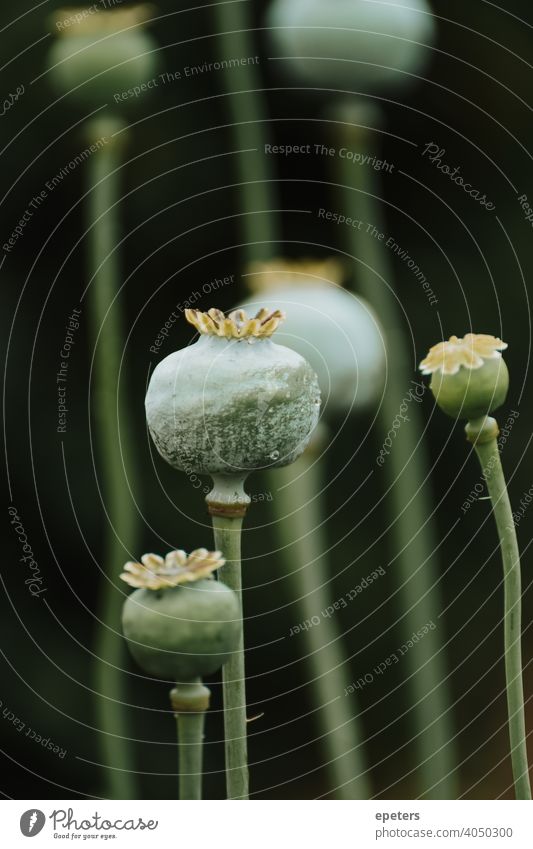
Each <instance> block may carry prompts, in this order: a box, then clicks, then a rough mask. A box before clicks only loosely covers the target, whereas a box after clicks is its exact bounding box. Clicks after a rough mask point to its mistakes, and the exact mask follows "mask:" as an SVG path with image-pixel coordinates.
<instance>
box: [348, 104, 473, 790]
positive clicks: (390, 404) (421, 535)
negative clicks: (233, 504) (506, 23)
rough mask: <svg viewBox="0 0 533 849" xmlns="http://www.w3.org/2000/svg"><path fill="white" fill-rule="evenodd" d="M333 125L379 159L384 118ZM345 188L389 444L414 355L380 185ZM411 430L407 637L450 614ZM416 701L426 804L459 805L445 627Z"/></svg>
mask: <svg viewBox="0 0 533 849" xmlns="http://www.w3.org/2000/svg"><path fill="white" fill-rule="evenodd" d="M334 117H335V118H336V120H337V121H338V123H337V124H336V125H335V135H336V140H337V143H338V146H339V148H340V147H347V148H349V149H356V150H357V151H359V152H363V151H364V150H365V149H368V148H369V147H372V144H373V151H374V153H376V152H377V148H378V144H379V143H376V142H374V141H373V139H374V135H373V134H372V131H371V130H369V129H367V128H366V127H372V126H377V125H378V124H379V119H380V113H379V110H377V109H376V108H375V107H370V105H369V106H367V105H366V104H365V103H361V104H359V103H357V104H354V103H352V102H350V103H348V102H346V103H340V104H338V107H337V109H336V111H335V115H334ZM335 161H336V163H337V167H340V171H339V172H338V182H339V183H340V188H339V192H340V200H341V205H342V206H343V207H344V209H343V211H345V212H346V214H349V215H350V216H351V217H352V218H357V219H359V220H360V221H362V222H363V225H362V227H361V229H357V228H353V227H347V228H344V229H345V231H346V235H347V238H348V240H349V242H348V245H347V248H348V250H349V251H350V253H351V254H352V256H353V257H354V261H355V260H356V261H357V268H356V277H357V280H358V282H359V288H360V290H361V293H362V294H363V296H364V297H365V298H366V300H367V301H368V302H369V303H370V304H371V305H372V306H373V307H374V309H375V311H376V313H377V315H378V317H379V319H380V321H381V322H382V325H383V328H384V331H385V344H386V348H387V364H388V369H389V374H388V382H387V387H386V390H385V392H384V394H383V398H382V403H381V409H380V414H379V422H378V428H379V432H380V442H384V441H385V439H386V438H387V436H388V433H389V431H390V429H391V428H392V426H393V422H394V421H395V420H396V418H397V416H398V414H399V413H400V407H401V406H402V403H403V402H404V400H405V397H406V394H407V393H408V392H409V390H410V389H411V390H412V385H411V379H412V374H413V362H412V356H410V351H409V347H408V344H407V340H406V337H405V334H404V333H403V332H402V329H401V328H402V315H401V314H400V311H399V309H398V305H397V302H396V298H395V295H394V291H393V289H392V284H391V281H392V280H393V273H392V269H391V267H390V265H389V262H388V257H387V255H386V249H385V247H384V246H383V244H382V242H381V241H380V240H379V239H378V238H377V237H376V235H375V233H374V231H371V232H367V225H372V226H373V227H375V228H376V232H378V233H385V225H384V220H383V216H382V212H381V204H380V202H379V200H378V198H379V196H380V186H379V182H378V179H377V178H376V177H375V173H376V172H375V171H374V170H373V169H372V168H370V167H362V166H354V165H353V163H352V162H350V161H349V160H347V159H342V158H339V157H336V158H335ZM408 416H409V419H410V421H409V423H408V424H403V426H402V428H401V430H399V431H398V433H397V437H396V439H395V440H394V443H393V446H392V449H391V451H390V455H389V456H388V457H387V459H386V462H385V464H384V466H383V474H384V475H385V476H386V481H387V483H386V485H387V490H388V491H389V492H390V498H391V504H392V511H393V516H394V521H393V523H392V536H393V543H394V548H395V551H396V557H395V559H394V562H395V563H396V564H397V581H398V584H399V593H400V598H401V603H402V608H403V611H404V615H403V626H404V628H405V635H406V637H410V636H411V634H413V633H414V632H416V631H418V630H419V629H420V627H422V626H423V625H425V624H428V623H429V622H435V623H437V622H438V616H439V612H440V610H441V609H442V603H441V598H440V592H439V589H438V584H439V570H438V568H437V564H436V562H435V557H434V554H433V552H434V551H435V550H436V542H435V539H434V534H433V531H432V529H431V526H430V524H429V523H428V513H429V512H430V507H429V493H428V486H427V483H426V482H427V480H428V478H429V471H428V468H429V467H428V463H427V460H426V457H425V453H424V450H423V447H422V446H423V439H422V436H423V426H422V421H421V417H420V412H419V405H418V404H417V403H414V402H412V403H410V404H409V412H408ZM406 662H407V663H409V664H410V676H409V679H410V686H411V688H412V692H411V701H412V705H413V717H414V724H415V726H416V745H417V749H418V763H419V771H420V785H421V788H423V790H421V792H423V794H424V796H425V797H427V798H435V799H437V798H442V799H454V798H456V797H457V782H456V774H455V770H456V764H457V756H456V752H455V746H454V743H453V738H454V731H453V727H452V723H451V715H450V702H449V697H448V693H447V687H446V682H445V678H446V668H445V658H444V649H443V641H442V640H441V638H440V632H439V629H438V628H436V629H434V630H432V631H431V632H430V634H429V635H428V636H427V637H426V638H425V639H424V640H423V641H421V643H420V644H419V645H418V646H417V650H416V652H415V651H413V652H409V654H408V656H407V658H406Z"/></svg>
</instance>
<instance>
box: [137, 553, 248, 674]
mask: <svg viewBox="0 0 533 849" xmlns="http://www.w3.org/2000/svg"><path fill="white" fill-rule="evenodd" d="M224 562H225V561H224V560H223V559H222V557H221V555H220V552H217V551H215V552H209V551H207V550H206V549H203V548H200V549H197V550H196V551H193V552H191V554H190V555H189V556H187V555H186V554H185V552H184V551H172V552H170V553H169V554H167V556H166V558H165V559H164V560H163V558H162V557H158V556H157V555H155V554H145V555H144V556H143V557H142V563H127V564H126V567H125V571H124V573H123V574H122V575H121V577H122V579H123V580H124V581H126V582H127V583H128V584H130V586H134V587H137V589H136V590H135V592H134V593H132V595H130V596H129V597H128V599H127V600H126V602H125V604H124V609H123V614H122V628H123V632H124V637H125V638H126V642H127V645H128V648H129V650H130V653H131V655H132V656H133V658H134V659H135V660H136V661H137V663H138V664H139V666H140V667H141V668H142V669H143V670H144V671H145V672H147V673H148V674H150V675H155V676H157V677H159V678H164V679H166V680H173V681H178V682H186V681H192V680H194V679H196V678H198V677H202V676H203V675H210V674H211V673H213V672H216V671H217V669H220V667H221V666H222V665H223V664H224V663H225V661H226V660H227V658H228V656H229V655H230V654H231V653H232V652H233V651H235V649H236V648H237V644H238V641H239V636H240V613H239V602H238V599H237V596H236V595H235V593H234V592H233V590H231V589H229V587H227V586H226V585H225V584H223V583H221V582H220V581H214V580H212V572H214V571H215V570H216V569H218V568H219V567H220V566H223V565H224Z"/></svg>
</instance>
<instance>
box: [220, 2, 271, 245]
mask: <svg viewBox="0 0 533 849" xmlns="http://www.w3.org/2000/svg"><path fill="white" fill-rule="evenodd" d="M251 8H252V3H251V2H246V3H245V2H234V3H230V2H225V3H215V4H213V12H212V13H213V17H214V20H215V26H216V28H217V32H218V34H219V40H218V47H219V49H220V48H223V57H224V58H227V59H234V60H235V59H244V58H246V60H247V61H246V62H245V63H244V64H243V65H239V66H237V67H234V66H230V67H227V68H225V69H224V70H223V71H221V72H220V74H219V75H218V76H219V77H220V78H221V79H222V81H223V85H224V87H225V90H226V93H227V94H228V98H227V110H228V113H229V115H230V116H231V119H232V127H231V130H232V133H233V138H234V144H235V147H236V149H237V151H238V153H236V155H235V157H234V159H235V167H236V169H237V177H238V180H239V182H240V187H239V188H240V192H241V217H240V227H241V230H242V233H243V242H244V245H243V252H244V259H245V261H246V262H251V261H253V260H265V259H271V258H272V256H275V255H276V253H277V250H278V242H279V229H278V217H277V212H276V210H277V209H278V206H279V205H278V202H277V197H276V194H277V193H276V190H275V188H274V175H273V170H272V168H271V165H270V159H269V158H268V156H267V155H266V153H265V141H267V137H266V133H265V124H266V121H267V114H266V105H265V103H264V98H263V89H262V80H261V76H260V74H259V71H258V69H257V62H258V61H259V56H256V55H255V54H256V47H257V45H256V44H255V42H254V40H253V32H252V16H251V11H250V10H251ZM223 57H222V56H221V58H223Z"/></svg>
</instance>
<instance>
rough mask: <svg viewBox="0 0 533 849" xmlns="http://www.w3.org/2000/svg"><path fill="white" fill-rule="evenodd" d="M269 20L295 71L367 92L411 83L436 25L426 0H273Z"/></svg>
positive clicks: (285, 58)
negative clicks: (411, 77) (329, 0)
mask: <svg viewBox="0 0 533 849" xmlns="http://www.w3.org/2000/svg"><path fill="white" fill-rule="evenodd" d="M266 23H267V26H268V27H269V34H270V39H271V42H272V45H273V47H274V48H276V49H277V51H278V53H279V56H280V58H283V62H282V63H280V64H282V67H283V68H285V67H286V66H288V67H289V68H290V69H291V70H292V72H293V74H294V76H295V77H297V78H299V79H301V80H304V81H307V82H309V83H311V84H314V85H317V86H319V87H322V86H330V85H333V86H339V85H350V86H352V85H357V87H358V89H359V90H360V91H366V92H372V91H376V90H379V89H380V88H383V87H385V86H389V87H394V86H398V87H400V86H405V85H406V84H408V83H409V82H410V75H412V74H417V73H419V72H420V71H421V70H422V69H423V67H424V65H425V64H426V62H427V60H428V58H429V50H428V49H427V46H431V44H432V43H433V39H434V29H435V28H434V21H433V17H432V15H431V12H430V10H429V7H428V4H427V3H426V2H425V0H409V2H408V3H406V2H405V0H386V2H385V0H384V2H380V0H371V2H369V0H331V2H329V3H326V2H324V0H274V2H273V3H272V5H271V6H270V8H269V12H268V14H267V20H266Z"/></svg>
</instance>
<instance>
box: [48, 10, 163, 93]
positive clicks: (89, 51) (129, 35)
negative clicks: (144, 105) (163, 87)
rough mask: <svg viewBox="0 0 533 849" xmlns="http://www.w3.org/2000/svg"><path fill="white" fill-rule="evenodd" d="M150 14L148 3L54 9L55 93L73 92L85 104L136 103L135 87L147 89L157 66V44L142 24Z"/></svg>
mask: <svg viewBox="0 0 533 849" xmlns="http://www.w3.org/2000/svg"><path fill="white" fill-rule="evenodd" d="M153 13H154V7H153V6H151V5H147V4H142V5H138V6H132V7H127V8H117V9H106V10H103V11H100V10H98V8H97V7H96V6H89V7H86V8H83V7H80V8H65V9H58V10H57V12H56V13H55V14H54V16H53V18H51V25H52V27H53V32H54V33H55V34H56V35H57V38H56V39H55V41H54V44H53V45H52V48H51V50H50V53H49V67H50V79H51V83H52V85H53V87H54V88H55V90H56V91H57V93H58V94H60V95H64V94H69V93H70V92H73V93H74V94H75V96H76V97H77V98H78V100H79V101H80V103H81V104H83V105H84V106H87V107H88V108H91V107H93V106H102V105H103V104H105V103H106V102H108V101H111V104H112V105H113V106H115V104H118V103H120V105H121V107H122V106H123V105H126V106H128V105H131V104H133V103H135V100H136V96H135V95H136V90H137V88H138V89H139V93H141V91H148V90H149V88H150V86H149V83H151V82H152V81H153V78H154V75H155V73H156V71H157V67H158V60H157V43H156V41H155V40H154V39H153V38H152V36H151V35H149V34H148V33H147V32H146V31H145V29H144V26H143V25H144V24H145V23H146V21H148V20H150V18H151V17H152V16H153ZM142 86H144V88H141V87H142ZM151 87H153V86H151Z"/></svg>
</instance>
